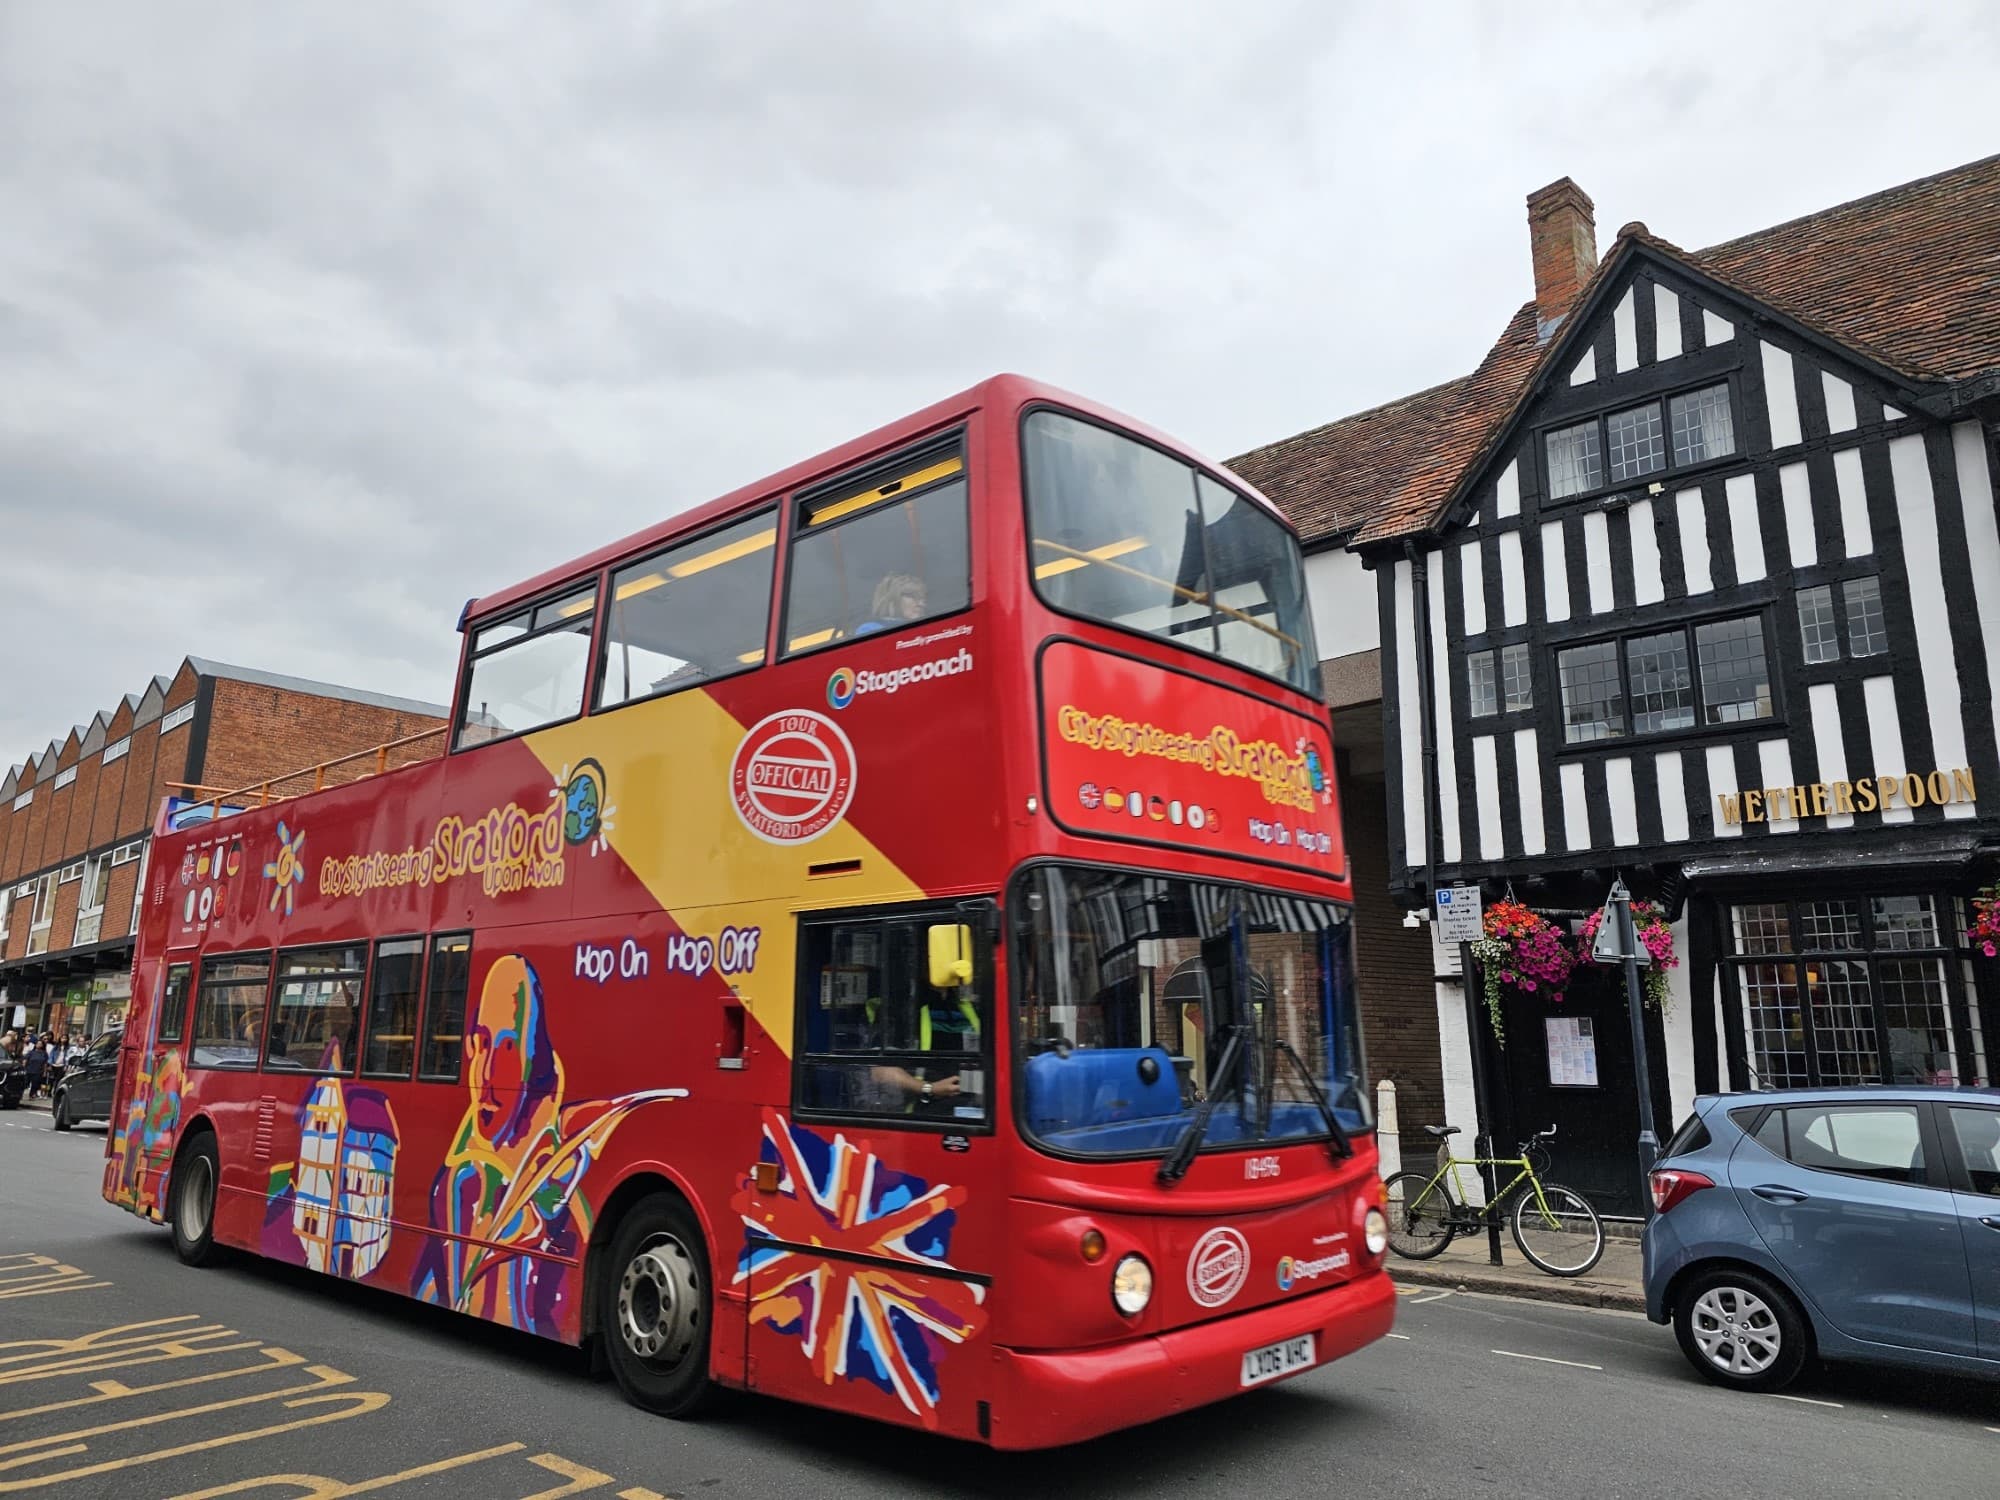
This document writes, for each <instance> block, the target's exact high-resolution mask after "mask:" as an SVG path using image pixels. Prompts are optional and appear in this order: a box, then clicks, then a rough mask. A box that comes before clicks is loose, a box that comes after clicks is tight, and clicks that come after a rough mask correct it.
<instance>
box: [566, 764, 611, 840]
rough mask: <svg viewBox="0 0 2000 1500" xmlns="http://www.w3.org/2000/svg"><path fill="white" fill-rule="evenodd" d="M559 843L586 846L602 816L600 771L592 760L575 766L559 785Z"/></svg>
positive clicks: (602, 786)
mask: <svg viewBox="0 0 2000 1500" xmlns="http://www.w3.org/2000/svg"><path fill="white" fill-rule="evenodd" d="M562 799H563V842H564V843H566V844H582V843H588V842H589V841H590V840H591V839H592V838H594V837H595V836H596V834H597V830H598V828H599V826H600V825H601V823H602V821H603V816H604V767H602V766H601V765H599V764H598V763H597V762H596V761H594V760H583V761H579V762H578V763H577V767H576V770H575V771H574V772H573V773H571V775H570V778H569V780H568V781H566V782H565V783H563V787H562Z"/></svg>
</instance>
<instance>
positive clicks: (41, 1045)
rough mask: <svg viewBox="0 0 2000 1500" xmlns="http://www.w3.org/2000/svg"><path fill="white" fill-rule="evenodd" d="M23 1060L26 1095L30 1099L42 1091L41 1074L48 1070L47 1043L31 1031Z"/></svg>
mask: <svg viewBox="0 0 2000 1500" xmlns="http://www.w3.org/2000/svg"><path fill="white" fill-rule="evenodd" d="M23 1061H25V1062H26V1063H27V1065H28V1097H29V1098H30V1099H32V1098H34V1097H35V1095H37V1094H39V1093H40V1092H41V1091H42V1075H43V1074H44V1073H46V1072H48V1070H49V1044H48V1043H47V1042H45V1041H43V1040H42V1039H41V1038H40V1037H38V1036H36V1035H34V1034H33V1033H32V1032H31V1033H30V1034H29V1036H28V1055H27V1057H26V1058H24V1059H23Z"/></svg>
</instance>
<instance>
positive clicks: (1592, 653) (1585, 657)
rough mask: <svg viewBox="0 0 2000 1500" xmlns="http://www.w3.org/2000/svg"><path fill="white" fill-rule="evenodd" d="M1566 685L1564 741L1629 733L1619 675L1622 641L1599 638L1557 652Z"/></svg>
mask: <svg viewBox="0 0 2000 1500" xmlns="http://www.w3.org/2000/svg"><path fill="white" fill-rule="evenodd" d="M1556 680H1557V681H1558V682H1559V683H1560V684H1561V685H1562V706H1563V742H1564V743H1565V744H1570V745H1581V744H1588V743H1589V742H1591V741H1593V740H1615V739H1618V738H1620V737H1621V736H1623V735H1624V733H1625V685H1624V683H1623V682H1622V681H1621V680H1620V679H1619V675H1618V644H1617V642H1615V641H1599V642H1597V643H1596V644H1594V645H1589V646H1572V647H1571V648H1570V649H1569V650H1567V651H1561V652H1558V653H1557V654H1556Z"/></svg>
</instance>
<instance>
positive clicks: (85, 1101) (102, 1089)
mask: <svg viewBox="0 0 2000 1500" xmlns="http://www.w3.org/2000/svg"><path fill="white" fill-rule="evenodd" d="M123 1035H124V1033H123V1032H119V1031H107V1032H105V1033H104V1035H103V1036H101V1037H99V1038H98V1039H97V1040H96V1041H94V1042H92V1043H91V1044H90V1046H89V1048H88V1049H87V1050H85V1051H84V1052H82V1053H80V1054H78V1055H77V1056H74V1057H72V1058H71V1059H70V1063H69V1068H68V1070H67V1071H65V1072H64V1074H63V1076H62V1082H60V1083H58V1084H57V1085H56V1092H55V1098H54V1099H53V1100H51V1101H50V1104H49V1123H50V1124H52V1125H54V1126H55V1128H56V1129H58V1130H67V1129H69V1128H70V1126H72V1125H74V1124H76V1123H78V1122H79V1121H82V1120H103V1121H105V1122H107V1123H109V1121H110V1119H111V1096H112V1094H113V1093H115V1092H116V1091H117V1088H118V1040H119V1038H120V1037H121V1036H123Z"/></svg>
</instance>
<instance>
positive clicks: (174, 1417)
mask: <svg viewBox="0 0 2000 1500" xmlns="http://www.w3.org/2000/svg"><path fill="white" fill-rule="evenodd" d="M306 1374H308V1375H310V1376H312V1377H313V1379H312V1383H311V1384H310V1385H288V1386H285V1387H284V1388H282V1389H281V1390H275V1391H265V1392H263V1393H262V1394H260V1395H256V1396H237V1397H234V1398H232V1399H231V1400H228V1401H210V1402H208V1403H206V1404H205V1405H202V1406H184V1407H182V1408H181V1409H180V1410H179V1411H162V1412H154V1413H153V1414H152V1415H151V1416H145V1417H128V1418H127V1419H126V1420H124V1421H122V1422H105V1423H102V1424H101V1425H99V1426H96V1427H80V1428H78V1429H77V1430H76V1431H75V1432H55V1433H50V1434H49V1435H47V1436H46V1437H38V1438H28V1439H26V1440H25V1441H23V1442H19V1443H7V1444H4V1445H0V1454H8V1453H23V1452H26V1451H27V1450H28V1449H30V1448H39V1447H42V1446H43V1445H44V1444H47V1443H60V1442H62V1441H63V1440H64V1439H65V1438H93V1437H103V1436H104V1435H105V1434H106V1433H109V1432H129V1431H131V1430H132V1429H133V1428H135V1427H157V1426H158V1425H159V1424H160V1423H162V1422H177V1421H179V1420H180V1419H181V1418H183V1417H205V1416H207V1415H209V1414H210V1413H211V1412H218V1411H233V1410H235V1409H236V1408H237V1407H239V1406H256V1405H258V1404H260V1403H261V1402H265V1401H277V1400H279V1399H281V1398H283V1397H285V1396H303V1395H307V1394H309V1393H311V1392H315V1391H323V1390H326V1389H327V1388H328V1387H330V1386H336V1385H352V1384H353V1383H354V1377H353V1376H352V1375H349V1374H346V1373H345V1372H343V1371H340V1370H336V1369H334V1368H333V1367H332V1366H331V1365H308V1366H306ZM286 1404H287V1405H291V1404H293V1403H291V1402H287V1403H286ZM36 1462H39V1460H38V1459H35V1458H32V1457H30V1458H25V1459H0V1469H13V1468H18V1467H20V1465H22V1464H24V1463H36Z"/></svg>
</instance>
